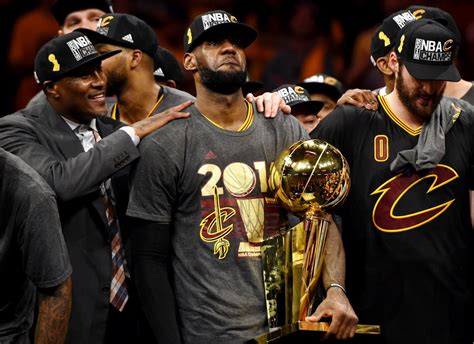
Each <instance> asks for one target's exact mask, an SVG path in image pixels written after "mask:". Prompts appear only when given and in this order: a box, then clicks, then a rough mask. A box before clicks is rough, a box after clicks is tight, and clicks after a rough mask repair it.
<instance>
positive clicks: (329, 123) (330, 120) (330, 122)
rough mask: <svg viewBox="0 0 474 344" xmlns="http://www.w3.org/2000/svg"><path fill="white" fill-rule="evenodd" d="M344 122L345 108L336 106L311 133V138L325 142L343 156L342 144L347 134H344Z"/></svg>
mask: <svg viewBox="0 0 474 344" xmlns="http://www.w3.org/2000/svg"><path fill="white" fill-rule="evenodd" d="M345 122H346V116H345V108H344V107H342V106H338V107H336V108H335V109H334V110H333V111H332V112H331V113H330V115H329V116H327V117H325V118H324V119H323V120H322V121H321V122H320V123H319V124H318V126H317V127H316V128H315V129H314V130H313V131H312V132H311V138H312V139H319V140H323V141H326V142H328V143H329V144H331V145H333V146H334V147H336V148H337V149H339V150H340V151H341V152H342V153H343V154H344V144H345V140H346V139H347V137H346V135H347V134H348V133H346V132H345V126H346V123H345Z"/></svg>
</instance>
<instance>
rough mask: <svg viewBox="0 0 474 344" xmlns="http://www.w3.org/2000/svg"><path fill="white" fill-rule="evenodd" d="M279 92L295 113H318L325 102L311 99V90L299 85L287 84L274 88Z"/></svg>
mask: <svg viewBox="0 0 474 344" xmlns="http://www.w3.org/2000/svg"><path fill="white" fill-rule="evenodd" d="M273 92H278V93H279V94H280V96H281V98H282V99H283V101H284V102H285V104H286V105H289V106H291V112H292V113H293V114H294V115H299V114H308V115H309V114H314V115H316V114H317V113H318V112H319V111H320V110H321V109H322V108H323V106H324V103H323V102H320V101H317V100H311V97H310V95H309V92H308V91H307V90H305V89H304V88H303V87H301V86H298V85H291V84H285V85H282V86H280V87H278V88H276V89H274V90H273Z"/></svg>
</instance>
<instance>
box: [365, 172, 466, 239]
mask: <svg viewBox="0 0 474 344" xmlns="http://www.w3.org/2000/svg"><path fill="white" fill-rule="evenodd" d="M458 177H459V175H458V174H457V172H456V171H455V170H454V169H452V168H451V167H448V166H446V165H438V166H436V167H435V168H434V169H432V170H430V171H429V172H428V173H426V174H423V175H420V174H417V173H413V174H412V175H411V176H406V175H403V174H399V175H397V176H395V177H393V178H392V179H390V180H388V181H387V182H385V183H383V184H382V185H381V186H379V187H378V188H377V189H376V190H375V191H374V192H372V194H371V196H373V195H379V198H378V199H377V202H376V203H375V206H374V209H373V212H372V221H373V224H374V225H375V227H377V229H379V230H380V231H382V232H403V231H407V230H410V229H414V228H417V227H420V226H421V225H423V224H425V223H428V222H430V221H432V220H434V219H435V218H437V217H438V216H440V215H441V214H442V213H444V212H445V211H446V210H447V209H448V208H449V207H450V206H451V204H452V203H453V202H454V201H455V200H454V199H451V200H448V201H446V202H444V203H440V204H438V205H436V206H433V207H430V208H427V209H422V210H418V211H414V212H412V213H408V214H397V212H396V207H397V204H399V203H400V202H401V201H402V200H403V199H404V197H405V196H406V194H407V192H409V191H410V189H411V188H415V187H421V185H420V183H421V182H422V181H424V180H431V181H432V182H431V185H430V187H429V188H428V189H427V190H426V193H427V194H429V193H430V192H432V191H434V190H436V189H438V188H440V187H442V186H443V185H446V184H448V183H450V182H452V181H453V180H455V179H456V178H458Z"/></svg>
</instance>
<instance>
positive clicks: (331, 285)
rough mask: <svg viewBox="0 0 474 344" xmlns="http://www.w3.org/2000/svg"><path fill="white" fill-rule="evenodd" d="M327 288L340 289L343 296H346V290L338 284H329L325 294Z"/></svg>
mask: <svg viewBox="0 0 474 344" xmlns="http://www.w3.org/2000/svg"><path fill="white" fill-rule="evenodd" d="M329 288H339V289H341V290H342V291H343V292H344V294H347V292H346V288H344V287H343V286H342V285H340V284H338V283H331V284H330V285H329V287H327V288H326V292H327V291H328V290H329Z"/></svg>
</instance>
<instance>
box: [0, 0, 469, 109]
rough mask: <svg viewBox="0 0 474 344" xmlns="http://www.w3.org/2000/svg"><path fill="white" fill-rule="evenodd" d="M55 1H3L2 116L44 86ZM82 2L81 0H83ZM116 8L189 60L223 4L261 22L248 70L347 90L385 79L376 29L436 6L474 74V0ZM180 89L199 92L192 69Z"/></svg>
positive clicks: (271, 81) (286, 0)
mask: <svg viewBox="0 0 474 344" xmlns="http://www.w3.org/2000/svg"><path fill="white" fill-rule="evenodd" d="M53 1H54V0H21V1H19V0H0V27H1V30H0V35H1V42H2V45H1V46H2V51H1V53H0V75H1V81H2V82H1V83H0V87H1V93H0V97H1V98H0V100H1V104H2V106H1V107H0V109H1V110H0V116H3V115H6V114H8V113H11V112H13V111H15V110H17V109H20V108H22V107H24V106H25V105H26V103H27V102H28V101H29V99H30V98H31V97H32V96H33V95H35V94H36V93H37V92H38V91H39V90H40V88H39V87H38V86H37V85H36V83H35V81H34V78H33V62H34V58H35V55H36V52H37V51H38V49H39V48H40V47H41V46H42V45H43V44H44V43H45V42H46V41H48V40H49V39H51V38H52V37H54V36H55V35H56V34H57V30H58V24H57V23H56V21H55V19H54V17H53V16H52V15H51V12H50V7H51V4H52V2H53ZM77 1H80V0H77ZM112 3H113V7H114V11H115V12H125V13H130V14H134V15H136V16H138V17H140V18H141V19H143V20H145V21H146V22H147V23H148V24H150V25H151V26H152V27H153V28H154V29H155V30H156V34H157V36H158V39H159V42H160V45H161V46H163V47H165V48H167V49H169V50H170V51H172V52H173V53H174V54H175V56H176V57H177V58H178V61H182V55H183V33H184V32H185V29H186V27H187V25H188V24H189V23H190V22H191V21H192V19H193V18H194V16H196V15H198V14H199V13H202V12H205V11H208V10H213V9H223V10H226V11H228V12H230V13H232V14H233V15H235V16H236V17H237V18H238V19H239V21H241V22H245V23H247V24H249V25H251V26H253V27H255V28H256V29H257V30H258V32H259V37H258V39H257V41H256V42H255V43H254V44H253V45H251V46H250V47H249V48H248V49H247V50H246V53H247V59H248V68H249V75H250V78H251V79H252V80H258V81H262V82H263V83H264V89H265V90H272V89H274V88H276V87H277V86H279V85H281V84H284V83H296V82H298V81H301V80H302V79H303V78H305V77H308V76H310V75H312V74H315V73H319V72H323V73H327V74H330V75H333V76H335V77H336V78H338V79H339V80H341V81H342V82H343V84H344V86H345V87H346V88H369V89H374V88H377V87H379V86H381V85H382V83H383V80H382V78H381V76H380V73H378V72H377V71H376V70H375V68H373V67H372V65H371V63H370V61H369V54H370V53H369V52H370V40H371V38H372V34H373V31H374V30H375V28H376V27H377V25H378V24H380V23H381V22H382V20H383V18H384V17H386V16H387V15H389V14H391V13H393V12H395V11H397V10H400V9H403V8H406V7H408V6H409V5H426V6H436V7H440V8H441V9H443V10H445V11H448V12H449V13H451V14H452V15H453V17H454V18H455V19H456V22H457V24H458V27H459V29H460V31H461V33H462V42H461V48H460V51H459V54H458V67H459V70H460V72H461V75H462V77H463V78H464V79H466V80H474V63H473V62H474V16H473V14H474V1H473V0H439V1H422V0H419V1H413V0H411V1H407V0H379V1H373V0H349V1H334V0H328V1H321V0H313V1H309V0H253V1H243V0H241V1H238V0H193V1H186V0H112ZM186 76H187V81H186V82H185V83H184V84H183V86H182V87H181V88H182V89H183V90H185V91H188V92H190V93H192V94H194V90H193V82H192V79H191V75H186Z"/></svg>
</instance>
